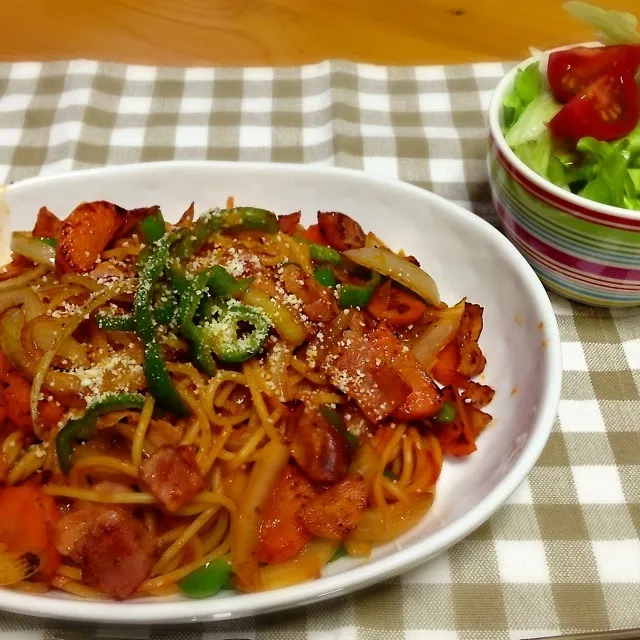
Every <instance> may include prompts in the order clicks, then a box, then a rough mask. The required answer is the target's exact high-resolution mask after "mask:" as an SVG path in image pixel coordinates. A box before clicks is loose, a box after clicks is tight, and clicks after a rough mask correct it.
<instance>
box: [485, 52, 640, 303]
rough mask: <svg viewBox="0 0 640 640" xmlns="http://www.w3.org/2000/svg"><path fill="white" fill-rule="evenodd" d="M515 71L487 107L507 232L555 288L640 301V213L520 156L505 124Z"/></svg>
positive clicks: (494, 183)
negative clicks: (582, 192) (551, 177)
mask: <svg viewBox="0 0 640 640" xmlns="http://www.w3.org/2000/svg"><path fill="white" fill-rule="evenodd" d="M531 62H533V59H530V60H527V61H526V62H523V63H522V64H521V65H519V66H520V67H525V66H526V65H527V64H529V63H531ZM515 73H516V70H515V69H513V70H512V71H510V72H509V73H508V74H507V75H506V76H505V77H504V78H503V79H502V81H501V82H500V84H499V85H498V87H497V88H496V91H495V93H494V94H493V97H492V100H491V105H490V107H489V142H490V146H489V175H490V183H491V191H492V195H493V202H494V205H495V208H496V211H497V213H498V216H499V217H500V220H501V222H502V227H503V229H504V232H505V233H506V235H507V236H508V238H509V239H510V240H511V241H512V242H513V243H514V244H515V245H516V247H518V249H519V250H520V251H521V253H522V254H523V255H524V256H525V258H526V259H527V260H528V261H529V263H530V264H531V266H532V267H533V269H534V270H535V272H536V273H537V274H538V276H539V278H540V279H541V280H542V282H543V283H544V284H545V286H547V287H548V288H549V289H553V290H554V291H557V292H558V293H560V294H561V295H563V296H566V297H567V298H571V299H572V300H577V301H578V302H583V303H585V304H590V305H595V306H606V307H631V306H635V305H640V212H634V211H627V210H626V209H619V208H617V207H611V206H608V205H603V204H599V203H597V202H592V201H591V200H587V199H585V198H582V197H580V196H576V195H574V194H572V193H568V192H566V191H564V190H562V189H560V188H559V187H557V186H555V185H554V184H552V183H551V182H548V181H547V180H545V179H544V178H542V177H540V176H539V175H538V174H537V173H535V172H534V171H532V170H531V169H530V168H529V167H527V166H526V165H525V164H524V163H523V162H521V161H520V160H519V159H518V157H517V156H516V155H515V153H513V151H511V149H510V148H509V147H508V146H507V143H506V142H505V139H504V136H503V135H502V127H501V124H502V102H503V99H504V96H505V94H506V93H508V92H509V91H510V90H511V88H512V87H513V83H514V79H515Z"/></svg>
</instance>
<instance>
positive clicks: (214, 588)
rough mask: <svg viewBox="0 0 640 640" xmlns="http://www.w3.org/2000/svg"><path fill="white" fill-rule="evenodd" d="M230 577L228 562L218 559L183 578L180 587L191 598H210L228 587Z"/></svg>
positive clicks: (179, 583)
mask: <svg viewBox="0 0 640 640" xmlns="http://www.w3.org/2000/svg"><path fill="white" fill-rule="evenodd" d="M230 575H231V567H230V566H229V562H228V560H226V559H225V558H216V559H215V560H212V561H211V562H209V563H208V564H206V565H204V567H201V568H200V569H196V570H195V571H193V572H192V573H190V574H189V575H188V576H185V577H184V578H182V580H180V582H178V586H179V587H180V590H181V591H182V593H184V594H185V595H186V596H187V597H189V598H210V597H211V596H215V595H216V593H218V592H219V591H220V590H221V589H224V588H225V586H226V585H228V583H229V578H230Z"/></svg>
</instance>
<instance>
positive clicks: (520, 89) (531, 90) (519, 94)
mask: <svg viewBox="0 0 640 640" xmlns="http://www.w3.org/2000/svg"><path fill="white" fill-rule="evenodd" d="M541 86H542V76H541V75H540V65H539V64H538V63H537V62H533V63H531V64H530V65H529V66H528V67H526V68H525V69H518V71H517V72H516V80H515V83H514V85H513V89H512V91H511V92H510V93H509V94H508V95H507V96H506V97H505V99H504V124H505V126H506V127H507V128H508V127H511V125H513V124H514V123H515V122H517V121H518V120H519V119H520V116H521V115H522V113H523V112H524V110H525V108H526V107H527V105H529V104H531V103H532V102H533V101H534V100H535V99H536V98H537V97H538V96H539V95H540V88H541Z"/></svg>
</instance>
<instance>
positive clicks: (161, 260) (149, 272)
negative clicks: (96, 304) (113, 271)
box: [133, 234, 190, 417]
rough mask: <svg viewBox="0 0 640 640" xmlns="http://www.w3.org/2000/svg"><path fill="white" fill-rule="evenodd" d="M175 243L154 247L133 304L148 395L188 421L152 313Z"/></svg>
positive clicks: (164, 241)
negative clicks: (158, 288) (172, 246)
mask: <svg viewBox="0 0 640 640" xmlns="http://www.w3.org/2000/svg"><path fill="white" fill-rule="evenodd" d="M174 240H175V236H173V234H168V235H165V236H163V237H162V238H161V239H160V240H158V242H157V243H156V244H155V245H154V248H153V251H152V252H151V254H150V255H149V258H148V260H147V261H146V263H145V265H144V267H143V269H142V272H141V274H140V278H139V283H138V289H137V291H136V295H135V298H134V302H133V317H134V318H135V321H136V333H137V334H138V337H139V338H140V340H142V344H143V345H144V363H143V368H144V373H145V376H146V378H147V384H148V385H149V391H150V392H151V394H152V395H153V397H154V398H155V399H156V400H157V401H158V404H159V405H160V406H161V407H163V408H164V409H166V410H167V411H169V412H171V413H173V414H175V415H177V416H179V417H186V416H188V415H189V414H190V410H189V407H188V405H187V404H186V403H185V401H184V400H183V399H182V397H181V396H180V394H179V393H178V390H177V389H176V387H175V385H174V384H173V380H172V379H171V376H170V375H169V370H168V369H167V363H166V362H165V360H164V356H163V354H162V349H161V348H160V344H159V343H158V338H157V336H156V329H155V321H154V317H153V311H152V299H153V296H152V292H153V288H154V286H155V285H156V283H157V282H158V280H159V279H160V277H161V276H162V274H163V273H164V270H165V268H166V267H167V264H168V262H169V248H170V246H171V244H172V242H173V241H174Z"/></svg>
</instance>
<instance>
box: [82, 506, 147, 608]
mask: <svg viewBox="0 0 640 640" xmlns="http://www.w3.org/2000/svg"><path fill="white" fill-rule="evenodd" d="M83 540H84V542H83V544H82V545H81V550H80V556H81V558H82V560H81V563H80V565H81V567H82V581H83V582H84V583H86V584H88V585H90V586H92V587H95V588H96V589H98V590H99V591H102V592H103V593H106V594H108V595H110V596H112V597H114V598H118V599H120V600H121V599H123V598H127V597H129V596H130V595H132V594H133V593H134V592H135V591H136V590H137V589H138V587H139V586H140V585H141V584H142V583H143V582H144V581H145V580H146V578H147V577H148V576H149V574H150V572H151V568H152V567H153V563H154V556H153V543H152V540H151V537H150V535H149V533H148V531H147V530H146V529H145V527H144V525H143V524H142V523H141V522H140V521H139V520H136V519H135V518H134V517H133V516H132V515H131V514H129V513H128V512H126V511H124V510H123V509H120V508H118V507H102V508H100V509H98V510H97V511H96V513H95V514H94V516H93V518H92V520H91V524H90V526H89V527H88V530H87V533H86V535H85V536H84V539H83Z"/></svg>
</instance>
